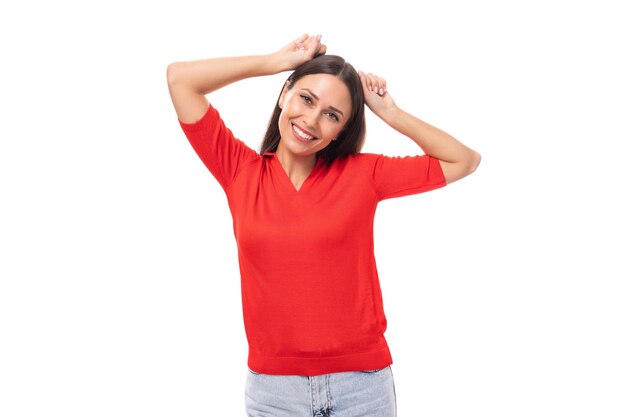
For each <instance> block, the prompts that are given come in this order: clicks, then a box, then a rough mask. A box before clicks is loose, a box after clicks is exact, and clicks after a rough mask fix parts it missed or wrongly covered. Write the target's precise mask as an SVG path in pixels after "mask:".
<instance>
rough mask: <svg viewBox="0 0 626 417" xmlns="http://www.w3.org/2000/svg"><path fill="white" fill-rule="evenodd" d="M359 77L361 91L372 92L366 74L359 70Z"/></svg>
mask: <svg viewBox="0 0 626 417" xmlns="http://www.w3.org/2000/svg"><path fill="white" fill-rule="evenodd" d="M359 76H360V77H361V82H362V84H363V90H369V91H372V90H371V86H370V82H369V77H368V75H367V74H366V73H364V72H363V71H361V70H359Z"/></svg>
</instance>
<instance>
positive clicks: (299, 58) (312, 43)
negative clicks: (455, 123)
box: [274, 33, 326, 71]
mask: <svg viewBox="0 0 626 417" xmlns="http://www.w3.org/2000/svg"><path fill="white" fill-rule="evenodd" d="M321 39H322V35H317V36H309V35H307V34H306V33H305V34H303V35H302V36H300V37H299V38H298V39H296V40H294V41H291V42H289V43H288V44H287V45H285V46H283V47H282V48H281V49H280V50H278V51H276V52H275V53H274V56H275V57H276V59H277V60H279V61H280V63H281V67H282V68H284V69H283V70H284V71H291V70H293V69H295V68H296V67H297V66H299V65H301V64H304V63H305V62H307V61H310V60H311V59H313V58H315V57H316V56H320V55H324V54H325V53H326V45H324V44H323V43H322V42H321Z"/></svg>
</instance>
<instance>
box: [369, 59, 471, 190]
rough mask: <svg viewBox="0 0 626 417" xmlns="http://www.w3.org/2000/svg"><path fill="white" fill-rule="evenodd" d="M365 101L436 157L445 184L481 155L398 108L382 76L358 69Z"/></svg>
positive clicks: (468, 169) (467, 171)
mask: <svg viewBox="0 0 626 417" xmlns="http://www.w3.org/2000/svg"><path fill="white" fill-rule="evenodd" d="M359 75H360V76H361V81H362V83H363V90H364V93H365V103H366V104H367V106H368V107H369V108H370V110H372V112H374V114H376V115H377V116H378V117H380V118H381V119H382V120H383V121H385V123H387V124H388V125H389V126H391V127H392V128H394V129H395V130H397V131H398V132H400V133H402V134H403V135H405V136H407V137H409V138H410V139H411V140H413V142H415V143H416V144H417V145H418V146H419V147H420V148H422V150H423V151H424V152H425V153H426V154H428V155H430V156H432V157H434V158H437V159H438V160H439V162H440V164H441V169H442V171H443V174H444V176H445V178H446V184H450V183H451V182H454V181H458V180H460V179H461V178H463V177H466V176H467V175H469V174H471V173H472V172H474V171H475V170H476V168H478V165H479V164H480V159H481V156H480V154H479V153H478V152H476V151H475V150H473V149H470V148H469V147H467V146H466V145H464V144H463V143H461V142H459V141H458V140H457V139H455V138H454V137H452V136H451V135H449V134H448V133H446V132H444V131H443V130H441V129H438V128H436V127H435V126H432V125H429V124H428V123H426V122H424V121H422V120H420V119H418V118H417V117H415V116H413V115H412V114H409V113H407V112H406V111H404V110H402V109H401V108H400V107H398V106H397V105H396V103H395V101H394V100H393V98H391V96H390V95H389V93H388V92H387V83H386V81H385V79H384V78H382V77H378V76H376V75H374V74H371V73H370V74H365V73H363V72H361V71H360V72H359Z"/></svg>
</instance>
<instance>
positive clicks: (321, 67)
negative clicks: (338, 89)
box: [260, 55, 365, 165]
mask: <svg viewBox="0 0 626 417" xmlns="http://www.w3.org/2000/svg"><path fill="white" fill-rule="evenodd" d="M320 73H321V74H331V75H335V76H337V77H339V79H340V80H341V81H343V83H344V84H345V85H346V87H348V91H350V97H351V99H352V114H351V116H350V119H349V120H348V121H347V122H346V124H345V126H344V128H343V129H342V131H341V133H340V134H339V135H338V136H337V139H336V140H333V141H331V142H330V143H329V144H328V145H327V146H326V147H325V148H324V149H322V150H320V151H318V152H317V154H316V156H317V157H318V158H322V159H323V161H322V164H325V165H330V164H332V163H333V161H334V160H335V159H338V158H344V157H346V156H348V155H355V154H356V153H358V152H360V151H361V149H362V148H363V144H364V143H365V99H364V95H363V86H362V85H361V79H360V78H359V74H358V73H357V72H356V70H355V69H354V67H353V66H352V65H351V64H350V63H348V62H346V60H345V59H343V58H342V57H340V56H337V55H320V56H318V57H316V58H313V59H311V60H310V61H307V62H305V63H304V64H302V65H300V66H298V67H297V68H296V69H295V70H294V71H293V72H292V73H291V75H290V76H289V78H287V82H288V85H287V88H288V89H291V88H293V86H294V84H295V83H296V81H298V80H299V79H300V78H302V77H304V76H305V75H310V74H320ZM281 93H282V89H281ZM279 101H280V95H279V99H278V100H276V106H275V107H274V112H273V113H272V116H271V117H270V121H269V124H268V126H267V131H266V132H265V137H264V138H263V143H262V144H261V150H260V153H261V154H263V153H265V152H276V149H277V148H278V143H279V142H280V131H279V128H278V118H279V116H280V113H281V111H282V110H281V108H280V107H279Z"/></svg>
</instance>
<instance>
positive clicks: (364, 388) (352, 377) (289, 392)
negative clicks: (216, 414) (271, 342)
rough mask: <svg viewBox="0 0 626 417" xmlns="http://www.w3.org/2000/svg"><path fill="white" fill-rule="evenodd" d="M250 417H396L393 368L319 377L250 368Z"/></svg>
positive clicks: (248, 396) (247, 390)
mask: <svg viewBox="0 0 626 417" xmlns="http://www.w3.org/2000/svg"><path fill="white" fill-rule="evenodd" d="M246 412H247V416H248V417H261V416H263V417H267V416H271V417H357V416H359V417H364V416H367V417H396V416H397V412H396V387H395V384H394V381H393V373H392V372H391V365H389V366H387V367H386V368H382V369H374V370H369V371H355V372H335V373H330V374H324V375H318V376H301V375H269V374H261V373H257V372H254V371H252V370H251V369H249V368H248V376H247V378H246Z"/></svg>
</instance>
